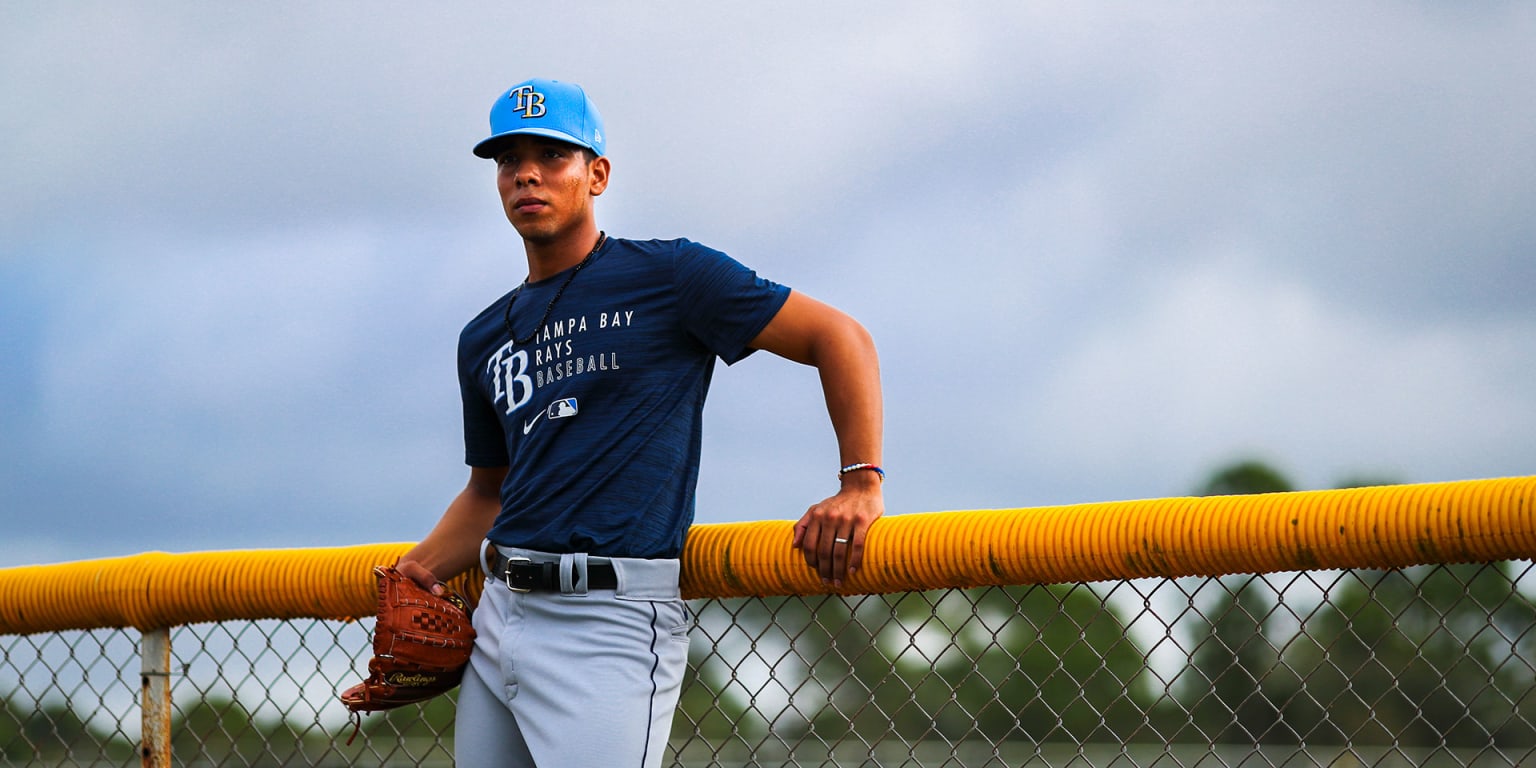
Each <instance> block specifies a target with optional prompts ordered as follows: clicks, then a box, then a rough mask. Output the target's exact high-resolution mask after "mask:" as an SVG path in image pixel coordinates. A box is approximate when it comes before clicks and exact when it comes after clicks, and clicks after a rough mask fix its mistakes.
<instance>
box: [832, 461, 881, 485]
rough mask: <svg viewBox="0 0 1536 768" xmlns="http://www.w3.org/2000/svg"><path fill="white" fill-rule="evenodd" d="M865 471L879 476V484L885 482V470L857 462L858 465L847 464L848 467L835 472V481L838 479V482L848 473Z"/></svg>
mask: <svg viewBox="0 0 1536 768" xmlns="http://www.w3.org/2000/svg"><path fill="white" fill-rule="evenodd" d="M866 469H867V470H869V471H870V472H873V473H875V474H877V475H879V476H880V482H882V483H883V482H885V470H883V469H881V468H879V467H877V466H875V465H874V464H869V463H865V462H859V463H858V464H849V465H848V466H846V467H843V468H842V469H839V470H838V471H837V479H839V480H841V479H843V475H846V474H848V473H849V472H858V471H861V470H866Z"/></svg>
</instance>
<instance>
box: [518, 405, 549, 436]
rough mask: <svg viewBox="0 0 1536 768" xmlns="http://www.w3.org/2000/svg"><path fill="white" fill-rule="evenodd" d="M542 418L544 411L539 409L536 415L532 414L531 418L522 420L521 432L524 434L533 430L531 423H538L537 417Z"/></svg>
mask: <svg viewBox="0 0 1536 768" xmlns="http://www.w3.org/2000/svg"><path fill="white" fill-rule="evenodd" d="M542 418H544V412H543V411H539V414H538V415H537V416H534V417H533V418H531V419H529V420H527V421H525V422H523V434H525V435H526V434H528V433H529V432H532V431H533V425H535V424H537V423H539V419H542Z"/></svg>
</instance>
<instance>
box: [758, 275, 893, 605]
mask: <svg viewBox="0 0 1536 768" xmlns="http://www.w3.org/2000/svg"><path fill="white" fill-rule="evenodd" d="M751 346H752V347H753V348H755V349H762V350H767V351H769V352H772V353H774V354H776V355H779V356H780V357H784V358H787V359H789V360H793V361H795V362H797V363H802V364H805V365H810V366H814V367H815V368H816V370H817V371H818V372H819V373H820V376H821V388H822V392H823V394H824V395H825V396H826V401H827V413H828V415H829V416H831V418H832V429H833V431H834V432H835V433H836V434H837V448H838V453H839V454H840V457H839V458H840V460H841V461H842V464H840V465H839V466H844V467H846V466H850V465H853V464H869V465H873V466H876V467H878V466H879V465H880V461H881V446H882V441H883V439H884V437H883V414H882V404H881V391H880V361H879V358H878V356H877V355H876V353H875V343H874V340H873V339H872V338H870V335H869V332H868V331H866V330H865V329H864V326H863V325H860V324H859V322H858V321H857V320H854V319H853V318H852V317H850V316H848V315H847V314H846V313H844V312H842V311H841V310H838V309H837V308H835V307H832V306H829V305H827V304H823V303H821V302H819V301H817V300H815V299H813V298H811V297H809V296H806V295H804V294H802V293H798V292H794V291H791V292H790V294H789V298H788V299H787V300H786V301H785V302H784V306H783V307H781V308H780V309H779V311H778V313H777V314H775V315H774V317H773V319H772V320H770V321H769V322H768V325H767V327H765V328H764V329H763V331H762V333H760V334H758V336H757V338H755V339H753V340H752V344H751ZM838 479H839V482H840V483H841V484H842V489H841V490H840V491H838V492H837V494H836V495H834V496H831V497H829V498H827V499H823V500H822V501H820V502H818V503H816V504H814V505H812V506H811V508H810V509H808V510H806V512H805V514H804V515H802V516H801V518H800V520H799V522H797V523H795V536H794V546H795V547H797V548H799V549H800V551H801V552H802V553H803V554H804V555H805V562H806V565H809V566H810V567H811V568H812V569H813V570H815V571H816V572H817V574H818V575H820V576H821V579H822V581H823V582H825V583H829V584H832V585H834V586H840V585H841V584H842V582H843V579H844V578H846V577H847V575H848V574H849V573H851V572H852V571H854V570H857V569H858V567H859V564H860V562H861V561H862V560H863V558H864V537H865V536H866V535H867V534H868V533H869V526H870V524H871V523H873V522H874V521H875V520H876V519H877V518H879V517H880V516H881V515H882V514H884V513H885V499H884V496H883V495H882V494H881V488H880V486H881V483H882V482H884V479H885V478H884V476H883V475H881V474H879V473H877V472H875V471H873V470H855V471H852V472H848V473H846V474H843V475H841V476H840V477H839V478H838Z"/></svg>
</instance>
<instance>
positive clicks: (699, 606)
mask: <svg viewBox="0 0 1536 768" xmlns="http://www.w3.org/2000/svg"><path fill="white" fill-rule="evenodd" d="M1531 573H1532V571H1531V564H1530V563H1529V562H1528V561H1500V562H1496V563H1492V564H1484V565H1436V566H1424V567H1417V568H1408V569H1394V570H1382V571H1364V570H1331V571H1323V570H1316V571H1300V572H1284V573H1271V574H1266V575H1258V576H1226V577H1221V578H1207V577H1199V578H1182V579H1133V580H1124V581H1104V582H1094V583H1087V584H1064V585H1053V586H995V587H985V588H977V589H943V590H933V591H924V592H904V593H891V594H883V595H854V596H826V595H819V596H809V597H772V598H731V599H705V600H695V601H693V602H692V603H691V606H692V607H693V609H694V611H695V615H696V626H695V628H694V631H693V633H692V647H691V660H690V677H689V679H688V681H687V683H686V685H685V688H684V691H683V697H682V702H681V705H680V707H679V712H678V715H677V718H676V720H675V723H674V729H673V735H672V742H671V748H672V749H671V752H670V753H669V755H668V759H667V762H668V764H671V765H683V766H716V765H718V766H745V765H753V766H756V765H762V766H830V765H839V766H956V767H959V766H1023V765H1041V766H1057V765H1059V766H1233V765H1254V766H1282V765H1283V766H1312V765H1319V766H1354V765H1373V766H1397V765H1404V766H1407V765H1447V766H1473V765H1477V766H1493V765H1499V766H1513V765H1523V764H1526V763H1527V762H1531V761H1533V760H1536V755H1533V752H1536V696H1533V694H1532V692H1533V690H1536V685H1533V684H1536V653H1533V651H1536V649H1533V647H1532V644H1533V642H1536V637H1533V632H1532V630H1533V628H1536V602H1533V599H1532V596H1531V594H1530V592H1529V590H1528V589H1527V588H1526V587H1527V586H1528V585H1527V582H1528V581H1530V576H1531ZM370 631H371V620H364V621H359V622H341V621H325V620H318V619H287V620H259V621H223V622H215V623H198V624H191V625H186V626H181V627H177V628H175V629H173V630H172V631H171V632H170V644H171V659H172V663H171V667H170V689H171V695H172V696H171V697H172V701H173V705H172V713H171V715H172V723H173V724H172V728H171V734H172V751H173V756H174V762H175V763H176V764H178V765H186V766H199V765H214V766H277V765H294V766H321V765H375V764H376V765H424V766H426V765H450V764H451V763H452V759H451V755H452V726H451V723H452V718H453V701H452V697H444V698H441V699H438V700H436V701H434V702H431V703H430V704H428V705H425V706H422V707H409V708H406V709H403V710H397V711H396V712H393V713H388V714H381V715H373V716H371V717H369V718H367V719H365V720H364V722H363V725H362V729H361V732H360V734H358V735H357V737H356V739H355V740H354V741H353V742H352V743H351V744H350V745H349V744H348V743H347V742H348V739H349V738H350V737H351V736H352V726H351V725H350V724H349V723H348V721H347V719H346V715H345V712H344V711H343V710H342V708H341V707H340V705H339V704H338V703H336V701H335V699H334V692H335V691H336V690H338V689H340V688H342V687H345V686H346V685H349V684H350V683H352V682H355V681H356V679H359V678H360V676H361V673H362V670H363V668H364V666H365V664H366V658H367V654H368V653H369V651H370V646H369V636H370ZM141 646H142V638H141V635H140V634H139V633H138V632H137V631H136V630H119V629H102V630H91V631H76V630H70V631H59V632H44V633H39V634H30V635H6V636H0V650H3V652H4V659H3V662H0V691H3V692H4V705H3V706H4V710H3V712H0V759H3V760H4V761H5V763H6V764H7V765H17V766H95V765H133V764H136V763H138V762H139V761H140V759H141V756H140V755H139V753H138V748H139V747H138V743H139V737H140V735H141V734H140V708H139V701H140V695H141V685H142V684H143V681H142V680H141V667H140V663H141V662H140V657H139V653H140V650H141Z"/></svg>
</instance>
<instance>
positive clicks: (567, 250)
mask: <svg viewBox="0 0 1536 768" xmlns="http://www.w3.org/2000/svg"><path fill="white" fill-rule="evenodd" d="M600 235H601V233H600V232H599V231H598V229H597V224H596V223H595V222H593V223H591V224H589V225H587V226H584V227H582V228H581V229H580V230H578V231H576V232H573V233H571V234H569V235H565V236H562V237H559V238H556V239H552V240H547V241H546V240H528V239H524V240H523V251H524V253H526V254H527V256H528V282H530V283H533V282H538V281H540V280H543V279H545V278H548V277H551V276H553V275H558V274H560V273H561V272H564V271H565V270H567V269H570V268H571V267H574V266H576V265H577V264H580V263H581V260H582V259H585V258H586V257H587V254H589V253H591V252H592V249H593V248H595V247H597V240H598V237H599V236H600Z"/></svg>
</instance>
